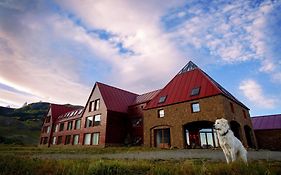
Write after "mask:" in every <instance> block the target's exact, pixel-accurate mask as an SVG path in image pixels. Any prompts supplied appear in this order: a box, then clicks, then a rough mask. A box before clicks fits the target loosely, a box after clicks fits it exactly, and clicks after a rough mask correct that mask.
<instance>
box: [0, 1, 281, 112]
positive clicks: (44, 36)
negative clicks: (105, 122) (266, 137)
mask: <svg viewBox="0 0 281 175" xmlns="http://www.w3.org/2000/svg"><path fill="white" fill-rule="evenodd" d="M280 12H281V1H278V0H276V1H269V0H264V1H255V0H251V1H250V0H249V1H247V0H235V1H233V0H231V1H226V0H221V1H215V0H214V1H209V0H189V1H180V0H177V1H171V0H153V1H151V0H143V1H139V0H122V1H112V0H97V1H92V0H39V1H38V0H0V106H11V107H21V106H22V105H23V104H24V103H25V102H28V103H32V102H38V101H47V102H52V103H58V104H66V103H71V104H76V105H83V106H84V105H85V104H86V101H87V99H88V96H89V94H90V92H91V90H92V88H93V85H94V84H95V82H96V81H99V82H103V83H106V84H110V85H112V86H116V87H119V88H122V89H126V90H128V91H131V92H134V93H137V94H142V93H145V92H149V91H152V90H156V89H160V88H163V87H164V86H165V85H166V84H167V83H168V82H169V81H170V80H171V79H172V78H173V77H174V76H175V75H176V74H177V73H178V72H179V71H180V70H181V68H182V67H184V65H185V64H187V63H188V62H189V61H190V60H191V61H193V62H194V63H195V64H197V65H198V66H199V67H200V68H201V69H202V70H204V71H205V72H206V73H207V74H209V75H210V76H211V77H212V78H213V79H215V80H216V81H217V82H218V83H220V84H221V85H222V86H223V87H224V88H226V89H227V90H228V91H229V92H230V93H232V94H233V95H234V96H235V97H236V98H237V99H239V100H240V101H241V102H243V103H244V104H245V105H246V106H247V107H249V108H250V114H251V116H256V115H267V114H280V113H281V88H280V87H281V44H280V42H281V13H280Z"/></svg>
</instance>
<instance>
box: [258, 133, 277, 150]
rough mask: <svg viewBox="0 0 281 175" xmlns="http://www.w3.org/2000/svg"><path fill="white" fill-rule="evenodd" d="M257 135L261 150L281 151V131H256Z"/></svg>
mask: <svg viewBox="0 0 281 175" xmlns="http://www.w3.org/2000/svg"><path fill="white" fill-rule="evenodd" d="M255 135H256V138H257V141H258V147H259V148H260V149H269V150H278V151H281V130H280V129H272V130H255Z"/></svg>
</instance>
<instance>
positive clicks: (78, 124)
mask: <svg viewBox="0 0 281 175" xmlns="http://www.w3.org/2000/svg"><path fill="white" fill-rule="evenodd" d="M80 128H81V120H80V119H79V120H76V121H75V128H74V129H80Z"/></svg>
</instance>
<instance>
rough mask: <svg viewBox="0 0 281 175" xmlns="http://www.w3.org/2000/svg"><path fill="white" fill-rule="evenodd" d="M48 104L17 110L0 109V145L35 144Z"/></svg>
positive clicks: (39, 103)
mask: <svg viewBox="0 0 281 175" xmlns="http://www.w3.org/2000/svg"><path fill="white" fill-rule="evenodd" d="M49 104H50V103H46V102H38V103H32V104H29V105H26V106H24V107H22V108H18V109H14V108H6V107H0V143H2V144H3V143H4V144H26V145H30V144H37V143H38V140H39V139H38V138H39V135H40V130H41V126H42V121H43V118H44V116H45V115H46V114H47V112H48V108H49Z"/></svg>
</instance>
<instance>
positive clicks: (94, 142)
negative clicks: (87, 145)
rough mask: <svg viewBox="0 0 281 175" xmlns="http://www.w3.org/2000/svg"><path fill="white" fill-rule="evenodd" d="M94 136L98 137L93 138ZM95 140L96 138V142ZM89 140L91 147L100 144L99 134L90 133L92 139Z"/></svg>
mask: <svg viewBox="0 0 281 175" xmlns="http://www.w3.org/2000/svg"><path fill="white" fill-rule="evenodd" d="M96 135H97V136H98V137H95V136H96ZM95 138H97V140H96V139H95ZM91 139H92V140H91V144H92V145H99V143H100V133H99V132H94V133H92V138H91Z"/></svg>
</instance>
